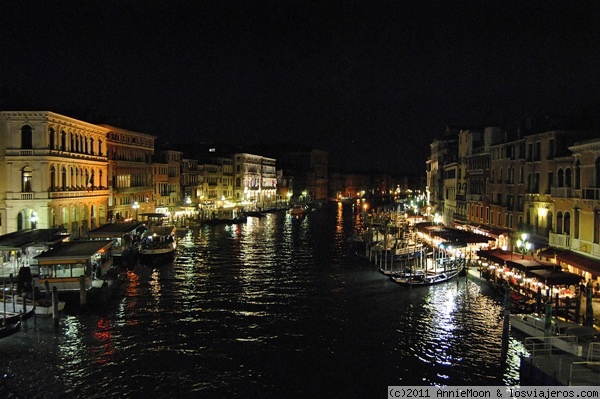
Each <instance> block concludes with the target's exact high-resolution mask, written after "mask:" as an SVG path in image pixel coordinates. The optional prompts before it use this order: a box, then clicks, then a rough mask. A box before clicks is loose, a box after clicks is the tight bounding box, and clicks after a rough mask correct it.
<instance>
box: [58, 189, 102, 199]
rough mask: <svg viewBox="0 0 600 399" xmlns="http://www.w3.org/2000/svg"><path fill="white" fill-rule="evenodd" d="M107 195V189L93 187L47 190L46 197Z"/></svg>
mask: <svg viewBox="0 0 600 399" xmlns="http://www.w3.org/2000/svg"><path fill="white" fill-rule="evenodd" d="M98 196H108V189H94V190H89V191H88V190H66V191H48V198H50V199H60V198H77V197H98Z"/></svg>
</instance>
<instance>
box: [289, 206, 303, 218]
mask: <svg viewBox="0 0 600 399" xmlns="http://www.w3.org/2000/svg"><path fill="white" fill-rule="evenodd" d="M306 213H307V210H306V207H304V206H302V205H294V206H293V207H292V209H290V216H292V217H295V218H301V217H303V216H305V215H306Z"/></svg>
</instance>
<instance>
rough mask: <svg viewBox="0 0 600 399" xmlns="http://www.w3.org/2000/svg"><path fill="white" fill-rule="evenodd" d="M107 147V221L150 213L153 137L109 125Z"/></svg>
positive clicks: (152, 206)
mask: <svg viewBox="0 0 600 399" xmlns="http://www.w3.org/2000/svg"><path fill="white" fill-rule="evenodd" d="M101 126H102V127H105V128H106V129H108V130H109V131H108V133H107V135H106V145H107V149H108V151H107V152H108V153H107V155H108V176H109V185H108V190H109V196H108V212H109V218H108V219H109V220H123V219H131V218H136V217H137V214H138V213H151V212H154V177H153V173H152V171H153V169H152V159H153V156H154V142H155V140H156V136H151V135H149V134H145V133H138V132H133V131H130V130H125V129H121V128H118V127H115V126H110V125H101Z"/></svg>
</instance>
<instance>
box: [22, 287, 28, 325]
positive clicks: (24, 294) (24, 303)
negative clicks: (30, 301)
mask: <svg viewBox="0 0 600 399" xmlns="http://www.w3.org/2000/svg"><path fill="white" fill-rule="evenodd" d="M22 314H23V317H25V315H26V314H27V293H25V292H23V313H22ZM24 325H27V322H25V324H24Z"/></svg>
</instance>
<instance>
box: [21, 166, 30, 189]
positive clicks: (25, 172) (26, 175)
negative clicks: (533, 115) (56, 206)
mask: <svg viewBox="0 0 600 399" xmlns="http://www.w3.org/2000/svg"><path fill="white" fill-rule="evenodd" d="M32 178H33V171H32V169H31V168H30V167H29V166H26V167H24V168H23V169H22V170H21V192H24V193H30V192H31V191H33V190H32V189H31V181H32Z"/></svg>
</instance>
